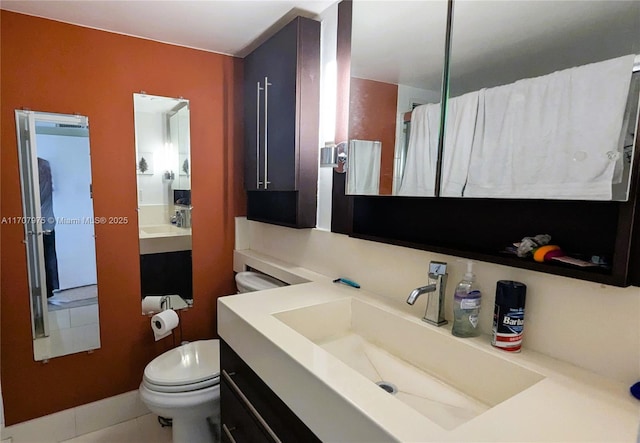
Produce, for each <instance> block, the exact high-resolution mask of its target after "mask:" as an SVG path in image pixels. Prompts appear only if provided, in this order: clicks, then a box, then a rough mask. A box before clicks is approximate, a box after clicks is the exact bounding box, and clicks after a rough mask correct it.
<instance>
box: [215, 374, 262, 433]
mask: <svg viewBox="0 0 640 443" xmlns="http://www.w3.org/2000/svg"><path fill="white" fill-rule="evenodd" d="M220 402H221V405H224V406H222V441H223V442H224V443H235V442H238V443H240V442H255V443H261V442H264V443H268V442H274V441H275V440H274V439H272V438H269V436H268V433H267V432H266V430H264V429H263V428H261V427H260V424H259V423H258V422H257V420H256V417H255V416H253V415H252V414H251V412H250V411H249V410H248V409H247V407H246V406H245V405H244V404H243V403H242V401H241V400H240V398H238V396H237V395H236V394H235V393H234V391H233V388H231V387H230V386H229V384H228V383H227V382H226V381H224V380H222V381H221V382H220Z"/></svg>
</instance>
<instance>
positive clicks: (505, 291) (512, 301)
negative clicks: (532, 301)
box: [491, 280, 527, 352]
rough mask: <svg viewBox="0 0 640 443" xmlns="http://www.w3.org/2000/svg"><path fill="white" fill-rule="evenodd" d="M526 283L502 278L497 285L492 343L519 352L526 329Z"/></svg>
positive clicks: (506, 349)
mask: <svg viewBox="0 0 640 443" xmlns="http://www.w3.org/2000/svg"><path fill="white" fill-rule="evenodd" d="M526 293H527V287H526V285H525V284H523V283H520V282H516V281H511V280H500V281H498V283H497V285H496V304H495V308H494V310H493V335H492V337H491V344H492V345H493V346H495V347H496V348H500V349H503V350H505V351H510V352H519V351H520V348H521V346H522V333H523V331H524V303H525V299H526Z"/></svg>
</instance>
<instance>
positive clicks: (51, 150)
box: [15, 110, 100, 360]
mask: <svg viewBox="0 0 640 443" xmlns="http://www.w3.org/2000/svg"><path fill="white" fill-rule="evenodd" d="M15 114H16V125H17V131H18V151H19V160H20V183H21V191H22V207H23V216H24V217H23V220H22V222H23V223H24V227H25V245H26V249H27V270H28V279H29V294H30V306H31V330H32V334H33V350H34V358H35V360H48V359H50V358H53V357H59V356H61V355H66V354H72V353H76V352H82V351H88V350H92V349H98V348H100V324H99V316H98V286H97V275H96V272H97V271H96V251H95V235H94V222H96V223H99V222H100V221H99V220H98V219H95V218H94V215H93V198H92V192H91V157H90V147H89V125H88V119H87V117H85V116H80V115H66V114H53V113H44V112H33V111H19V110H17V111H16V113H15Z"/></svg>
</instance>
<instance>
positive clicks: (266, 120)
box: [264, 77, 271, 189]
mask: <svg viewBox="0 0 640 443" xmlns="http://www.w3.org/2000/svg"><path fill="white" fill-rule="evenodd" d="M269 86H271V83H269V77H265V78H264V189H267V185H268V184H270V183H271V182H270V181H269V179H268V178H267V177H268V174H269V168H268V166H267V163H268V161H269V155H268V153H269V140H268V138H267V129H268V128H269Z"/></svg>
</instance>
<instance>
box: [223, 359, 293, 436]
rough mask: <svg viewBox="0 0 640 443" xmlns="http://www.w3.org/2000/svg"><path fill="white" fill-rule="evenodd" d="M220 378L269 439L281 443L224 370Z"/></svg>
mask: <svg viewBox="0 0 640 443" xmlns="http://www.w3.org/2000/svg"><path fill="white" fill-rule="evenodd" d="M222 377H223V378H224V379H225V381H226V382H227V383H228V384H229V386H230V387H231V389H232V390H233V392H234V393H235V394H236V396H238V398H239V399H240V400H241V401H242V403H244V405H245V406H246V407H247V409H248V410H249V412H251V414H252V415H253V416H254V417H255V419H256V420H258V423H260V425H261V426H262V427H263V428H264V430H265V431H267V434H269V437H271V438H272V439H273V441H274V442H275V443H282V442H281V440H280V439H279V438H278V436H277V435H276V434H275V432H273V430H272V429H271V427H270V426H269V425H268V424H267V422H266V421H265V420H264V418H262V416H261V415H260V413H259V412H258V410H257V409H256V408H255V407H254V406H253V405H252V404H251V402H250V401H249V399H248V398H247V397H246V396H245V395H244V392H242V390H241V389H240V388H239V387H238V385H237V384H236V383H235V382H234V381H233V379H232V378H231V376H230V375H229V373H228V372H227V371H225V370H224V369H223V370H222Z"/></svg>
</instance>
